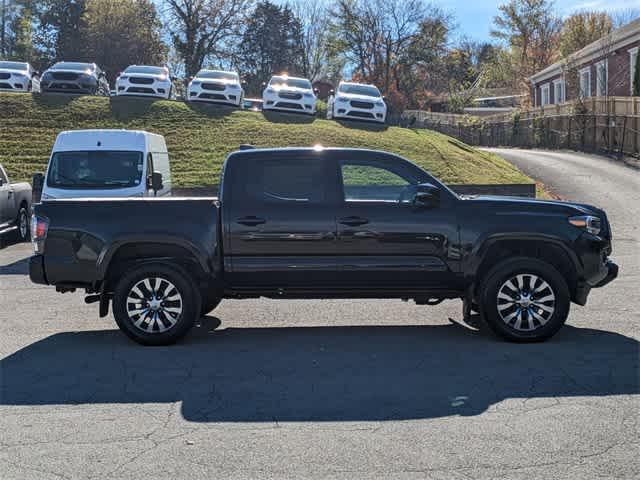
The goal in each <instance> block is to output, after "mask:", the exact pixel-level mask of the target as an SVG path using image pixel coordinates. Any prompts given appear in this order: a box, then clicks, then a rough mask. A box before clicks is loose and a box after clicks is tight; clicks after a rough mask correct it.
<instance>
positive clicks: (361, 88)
mask: <svg viewBox="0 0 640 480" xmlns="http://www.w3.org/2000/svg"><path fill="white" fill-rule="evenodd" d="M339 91H340V93H346V94H351V95H366V96H367V97H376V98H379V97H380V91H379V90H378V89H377V88H376V87H374V86H373V85H349V84H347V83H345V84H342V85H340V90H339Z"/></svg>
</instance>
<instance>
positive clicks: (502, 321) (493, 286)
mask: <svg viewBox="0 0 640 480" xmlns="http://www.w3.org/2000/svg"><path fill="white" fill-rule="evenodd" d="M518 275H521V276H522V277H520V278H518ZM509 281H511V285H513V286H515V287H516V288H515V289H511V287H510V286H509V284H508V282H509ZM532 283H533V285H532ZM545 283H546V285H547V287H548V288H547V287H545ZM519 284H522V286H523V288H517V287H519V286H520V285H519ZM540 289H542V290H540ZM537 290H540V291H539V292H538V291H537ZM498 295H501V298H498ZM551 297H553V299H551ZM478 303H479V308H480V313H481V316H482V318H483V320H484V321H485V323H486V324H487V325H488V327H489V328H490V329H491V330H492V331H493V332H494V333H495V334H496V335H498V336H500V337H502V338H504V339H506V340H509V341H512V342H521V343H525V342H541V341H544V340H547V339H549V338H551V337H552V336H554V335H555V334H556V333H557V332H558V331H559V330H560V329H561V328H562V326H563V325H564V323H565V321H566V319H567V316H568V315H569V306H570V303H571V297H570V294H569V287H568V286H567V282H566V280H565V279H564V277H563V276H562V274H560V272H558V270H556V269H555V268H554V267H553V266H552V265H550V264H548V263H546V262H543V261H540V260H537V259H535V258H528V257H517V258H513V259H510V260H505V261H503V262H500V263H499V264H498V265H496V266H495V267H493V268H492V269H491V270H490V271H489V272H488V274H487V275H486V276H485V277H484V279H483V280H482V281H481V284H480V288H479V290H478ZM543 309H544V310H543ZM549 310H552V311H549ZM512 315H515V317H512ZM510 317H512V318H510ZM518 326H519V328H518Z"/></svg>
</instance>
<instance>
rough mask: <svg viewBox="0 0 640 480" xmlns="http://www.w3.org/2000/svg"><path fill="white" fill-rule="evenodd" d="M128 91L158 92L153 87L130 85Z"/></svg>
mask: <svg viewBox="0 0 640 480" xmlns="http://www.w3.org/2000/svg"><path fill="white" fill-rule="evenodd" d="M127 92H130V93H156V92H155V91H154V90H153V88H144V87H129V88H127Z"/></svg>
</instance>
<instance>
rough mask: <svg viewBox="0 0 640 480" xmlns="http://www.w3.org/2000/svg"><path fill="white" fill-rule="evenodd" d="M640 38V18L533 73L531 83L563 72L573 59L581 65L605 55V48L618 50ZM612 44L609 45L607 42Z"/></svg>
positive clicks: (539, 81) (530, 78)
mask: <svg viewBox="0 0 640 480" xmlns="http://www.w3.org/2000/svg"><path fill="white" fill-rule="evenodd" d="M638 40H640V18H638V19H636V20H633V21H632V22H629V23H628V24H626V25H624V26H622V27H620V28H618V29H617V30H614V31H613V32H611V33H610V34H609V35H607V36H605V37H602V38H601V39H599V40H596V41H595V42H593V43H590V44H589V45H587V46H586V47H584V48H582V49H580V50H578V51H577V52H575V53H572V54H571V55H569V56H568V57H567V58H565V59H562V60H560V61H557V62H556V63H553V64H551V65H549V66H548V67H546V68H544V69H542V70H540V71H539V72H537V73H535V74H533V75H531V76H530V77H529V78H528V80H529V82H531V83H534V84H538V83H541V82H542V81H543V80H546V79H548V78H549V77H553V76H555V75H558V74H560V73H562V71H563V70H564V67H565V66H566V65H567V64H568V63H569V62H572V61H579V62H580V63H579V65H582V64H585V63H588V62H589V61H591V60H594V59H596V58H599V57H602V56H603V49H605V48H610V49H611V50H617V49H618V48H619V47H621V46H622V45H624V44H625V43H632V42H635V41H638ZM608 43H610V45H609V46H608V47H607V44H608Z"/></svg>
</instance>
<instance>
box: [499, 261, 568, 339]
mask: <svg viewBox="0 0 640 480" xmlns="http://www.w3.org/2000/svg"><path fill="white" fill-rule="evenodd" d="M555 307H556V296H555V293H554V291H553V289H552V288H551V285H549V283H547V282H546V281H545V280H544V279H543V278H541V277H540V276H538V275H534V274H532V273H523V274H518V275H515V276H513V277H512V278H510V279H509V280H507V281H506V282H504V283H503V284H502V286H501V287H500V289H499V290H498V313H499V314H500V318H501V319H502V321H503V322H504V323H506V324H507V325H508V326H509V327H511V328H513V329H515V330H518V331H521V332H531V331H533V330H537V329H539V328H542V327H543V326H544V325H546V324H547V322H548V321H549V319H550V318H551V317H552V316H553V312H554V311H555Z"/></svg>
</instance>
